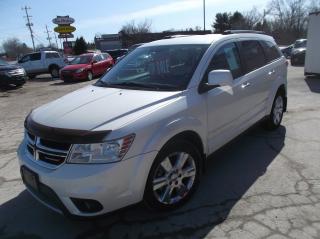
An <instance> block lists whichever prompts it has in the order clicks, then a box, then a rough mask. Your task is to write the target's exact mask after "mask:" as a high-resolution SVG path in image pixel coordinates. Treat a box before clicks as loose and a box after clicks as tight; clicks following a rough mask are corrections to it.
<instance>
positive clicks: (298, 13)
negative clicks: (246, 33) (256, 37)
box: [212, 0, 320, 44]
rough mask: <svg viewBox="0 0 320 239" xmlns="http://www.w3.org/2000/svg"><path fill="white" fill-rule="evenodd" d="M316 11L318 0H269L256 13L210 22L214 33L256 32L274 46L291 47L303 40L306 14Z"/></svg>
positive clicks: (225, 15)
mask: <svg viewBox="0 0 320 239" xmlns="http://www.w3.org/2000/svg"><path fill="white" fill-rule="evenodd" d="M317 11H320V0H272V1H270V2H269V4H268V6H267V7H266V8H265V9H264V10H263V11H259V10H258V9H257V8H256V7H254V8H252V9H251V10H250V11H246V12H239V11H236V12H234V13H228V12H223V13H217V14H216V16H215V19H214V21H213V23H212V28H213V31H214V32H215V33H222V32H224V31H225V30H239V29H241V30H257V31H264V32H266V33H267V34H269V35H272V36H273V37H274V38H275V39H276V41H277V42H278V44H291V43H292V42H293V41H295V40H296V39H298V38H303V37H306V33H307V25H308V15H309V13H311V12H317Z"/></svg>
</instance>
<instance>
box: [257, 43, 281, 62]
mask: <svg viewBox="0 0 320 239" xmlns="http://www.w3.org/2000/svg"><path fill="white" fill-rule="evenodd" d="M261 45H262V47H263V50H264V52H265V54H266V57H267V59H268V62H271V61H274V60H276V59H278V58H280V57H281V53H280V51H279V50H278V47H277V46H276V45H275V44H274V43H272V42H268V41H261Z"/></svg>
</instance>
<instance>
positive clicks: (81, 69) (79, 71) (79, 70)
mask: <svg viewBox="0 0 320 239" xmlns="http://www.w3.org/2000/svg"><path fill="white" fill-rule="evenodd" d="M83 71H84V68H80V69H78V70H76V73H81V72H83Z"/></svg>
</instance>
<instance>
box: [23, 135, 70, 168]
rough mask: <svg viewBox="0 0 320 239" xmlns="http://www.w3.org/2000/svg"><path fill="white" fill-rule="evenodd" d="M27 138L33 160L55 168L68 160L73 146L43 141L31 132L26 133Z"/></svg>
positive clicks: (28, 148) (28, 149)
mask: <svg viewBox="0 0 320 239" xmlns="http://www.w3.org/2000/svg"><path fill="white" fill-rule="evenodd" d="M26 137H27V151H28V153H29V154H30V155H31V156H32V158H33V160H35V161H39V162H45V163H48V164H51V165H54V166H56V165H60V164H62V163H63V162H64V161H65V160H66V158H67V156H68V152H69V149H70V147H71V144H65V143H60V142H55V141H51V140H47V139H42V138H39V137H36V136H34V135H32V134H31V133H30V132H27V133H26Z"/></svg>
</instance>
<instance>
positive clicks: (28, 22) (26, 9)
mask: <svg viewBox="0 0 320 239" xmlns="http://www.w3.org/2000/svg"><path fill="white" fill-rule="evenodd" d="M30 9H31V8H30V7H27V6H25V7H24V8H22V11H23V10H24V11H25V12H26V16H24V17H25V18H27V24H26V26H27V27H28V28H29V31H30V36H31V40H32V46H33V51H35V50H36V48H35V46H34V39H33V38H34V36H33V31H32V28H31V27H32V26H33V23H32V22H30V18H31V17H32V16H29V14H28V10H30Z"/></svg>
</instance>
